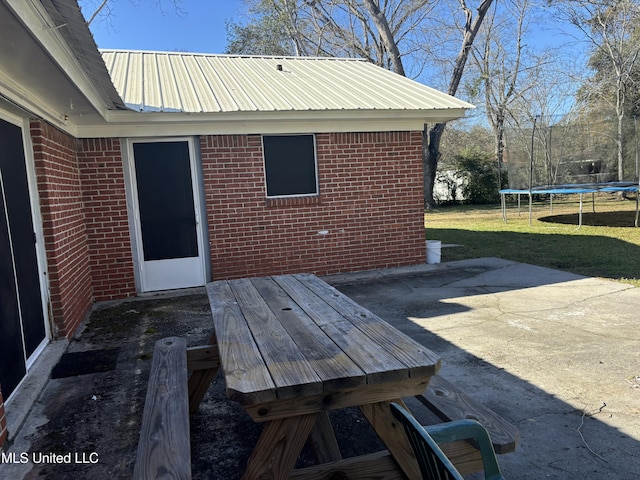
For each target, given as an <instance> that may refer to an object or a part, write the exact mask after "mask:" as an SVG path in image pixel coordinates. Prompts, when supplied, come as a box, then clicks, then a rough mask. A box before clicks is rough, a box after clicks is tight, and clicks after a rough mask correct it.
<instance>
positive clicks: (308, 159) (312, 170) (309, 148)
mask: <svg viewBox="0 0 640 480" xmlns="http://www.w3.org/2000/svg"><path fill="white" fill-rule="evenodd" d="M262 145H263V149H264V169H265V175H266V183H267V197H282V196H293V195H298V196H302V195H317V194H318V181H317V175H316V152H315V142H314V137H313V135H265V136H263V137H262Z"/></svg>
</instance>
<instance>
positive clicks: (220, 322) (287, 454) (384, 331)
mask: <svg viewBox="0 0 640 480" xmlns="http://www.w3.org/2000/svg"><path fill="white" fill-rule="evenodd" d="M207 292H208V295H209V299H210V303H211V311H212V315H213V322H214V328H215V333H214V335H213V336H212V345H211V347H210V350H209V351H208V352H209V355H211V349H214V350H216V355H219V361H220V365H221V366H222V368H223V371H224V379H225V382H226V391H227V395H228V398H229V399H231V400H234V401H237V402H238V403H240V404H241V405H242V406H243V407H244V409H245V410H246V411H247V413H248V414H249V415H250V416H251V418H252V419H253V420H255V421H256V422H265V426H264V429H263V431H262V434H261V436H260V438H259V440H258V442H257V444H256V446H255V448H254V450H253V453H252V454H251V456H250V458H249V460H248V463H247V468H246V471H245V474H244V477H243V478H245V479H256V478H273V479H284V478H328V477H329V476H331V475H334V474H337V473H340V474H341V475H343V477H339V478H344V476H345V475H347V476H348V478H357V477H361V478H367V477H368V478H371V476H372V475H373V474H375V475H376V478H406V477H408V478H420V472H419V469H418V466H417V463H416V461H415V457H414V455H413V453H412V451H411V447H410V446H409V443H408V440H407V438H406V437H405V434H404V431H403V429H402V427H401V426H400V425H397V424H396V422H395V421H394V419H393V417H392V415H391V411H390V408H389V403H390V402H392V401H395V402H398V403H400V404H403V402H402V400H401V399H402V398H403V397H408V396H414V395H418V394H420V393H422V392H423V391H424V390H425V387H426V385H427V383H428V382H429V380H430V378H431V377H432V376H433V375H435V374H436V372H437V371H438V369H439V368H440V359H439V358H438V357H437V356H436V355H435V354H434V353H433V352H431V351H430V350H428V349H427V348H425V347H424V346H423V345H421V344H419V343H418V342H416V341H414V340H412V339H411V338H409V337H408V336H406V335H405V334H403V333H401V332H400V331H398V330H397V329H395V328H394V327H392V326H391V325H389V324H388V323H386V322H384V321H383V320H382V319H380V318H379V317H377V316H376V315H375V314H373V313H371V312H370V311H368V310H366V309H365V308H363V307H361V306H360V305H358V304H357V303H356V302H354V301H353V300H351V299H350V298H348V297H347V296H345V295H343V294H342V293H340V292H339V291H338V290H336V289H335V288H333V287H332V286H330V285H329V284H327V283H325V282H324V281H322V280H320V279H319V278H317V277H316V276H314V275H310V274H299V275H282V276H273V277H265V278H252V279H239V280H221V281H215V282H212V283H210V284H208V285H207ZM205 350H206V347H203V352H204V353H203V356H204V357H206V352H205ZM199 372H201V373H202V375H204V377H202V378H200V377H197V376H196V377H193V376H192V379H190V386H189V390H190V392H192V390H200V391H201V395H202V394H203V393H204V391H205V390H206V387H208V384H209V383H210V381H211V378H212V375H211V372H209V374H208V375H207V374H206V372H207V370H206V369H204V370H199ZM191 382H193V384H194V385H192V384H191ZM197 384H200V387H196V386H195V385H197ZM190 395H191V393H190ZM201 395H200V397H201ZM199 400H200V399H199V398H196V399H195V400H193V399H192V400H191V408H192V410H193V408H194V407H195V408H197V404H198V403H199ZM351 406H358V407H359V408H360V409H361V411H362V412H363V414H364V416H365V417H366V418H367V420H368V421H369V423H370V424H371V426H372V427H373V429H374V430H375V431H376V433H377V434H378V436H379V437H380V439H381V440H382V441H383V442H384V443H385V445H386V447H387V448H388V451H386V452H378V453H374V454H370V455H364V456H361V457H356V458H348V459H341V456H340V452H339V449H338V446H337V442H336V439H335V435H334V434H333V430H332V428H331V423H330V421H329V419H328V415H327V411H328V410H333V409H339V408H345V407H351ZM307 439H309V440H310V441H311V445H313V446H314V447H315V451H316V458H317V459H318V460H319V461H320V462H322V463H321V464H320V465H317V466H313V467H309V468H305V469H299V470H293V467H294V463H295V461H296V459H297V458H298V456H299V454H300V451H301V450H302V447H303V446H304V444H305V442H306V440H307ZM336 478H338V477H336Z"/></svg>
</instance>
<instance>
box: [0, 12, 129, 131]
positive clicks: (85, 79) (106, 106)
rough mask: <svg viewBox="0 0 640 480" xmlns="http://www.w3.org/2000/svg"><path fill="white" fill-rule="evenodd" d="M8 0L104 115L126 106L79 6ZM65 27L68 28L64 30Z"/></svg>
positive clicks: (99, 112) (41, 42) (87, 97)
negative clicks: (73, 41) (71, 40)
mask: <svg viewBox="0 0 640 480" xmlns="http://www.w3.org/2000/svg"><path fill="white" fill-rule="evenodd" d="M6 1H7V3H8V5H9V7H10V8H11V9H12V10H13V12H14V13H15V15H16V16H17V17H18V18H19V19H20V21H21V22H22V23H23V24H24V25H25V27H26V28H27V29H28V30H29V31H30V33H31V35H32V36H33V37H34V38H35V39H36V40H37V41H38V42H39V43H40V44H41V45H42V47H43V49H44V50H45V51H46V52H47V54H48V55H49V57H50V58H51V59H52V61H53V62H55V64H57V65H58V67H59V68H60V69H61V70H62V71H63V72H65V74H66V76H67V77H68V78H69V81H70V82H71V83H72V84H73V85H74V87H75V88H77V89H78V90H79V91H80V92H81V93H82V95H83V96H84V98H85V99H86V100H87V101H88V102H89V103H90V104H91V105H92V107H93V108H94V109H95V111H96V112H97V113H98V114H99V115H100V116H101V117H102V118H105V119H106V118H107V113H108V112H109V111H111V110H115V109H126V106H125V105H124V103H123V102H122V100H121V99H120V97H119V95H118V93H117V92H116V90H115V87H113V83H112V82H111V78H110V76H109V73H108V72H107V70H106V67H104V62H102V57H101V56H100V53H99V52H98V50H97V46H96V45H95V41H94V40H93V36H92V35H91V32H90V31H89V29H88V27H87V26H86V24H85V23H84V18H83V17H82V13H81V12H80V10H79V8H78V7H77V6H74V7H73V8H71V7H70V6H69V5H67V4H66V3H65V4H63V6H64V7H65V11H64V12H60V10H59V9H58V8H59V6H58V4H57V3H58V2H57V0H47V1H35V0H27V1H25V0H6ZM55 16H57V20H56V19H55V18H54V17H55ZM72 17H73V18H72ZM59 22H63V23H61V24H58V23H59ZM63 29H66V31H65V32H64V33H63ZM71 38H74V39H75V43H76V45H72V44H71V42H70V39H71ZM80 44H84V45H85V47H83V51H82V52H80V51H78V47H77V45H80ZM96 79H99V80H100V84H101V86H100V87H99V86H97V85H96ZM70 113H72V112H70Z"/></svg>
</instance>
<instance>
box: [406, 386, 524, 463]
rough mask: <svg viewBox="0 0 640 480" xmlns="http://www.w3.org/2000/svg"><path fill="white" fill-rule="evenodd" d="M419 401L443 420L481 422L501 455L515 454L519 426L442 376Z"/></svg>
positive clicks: (426, 390)
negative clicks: (512, 423)
mask: <svg viewBox="0 0 640 480" xmlns="http://www.w3.org/2000/svg"><path fill="white" fill-rule="evenodd" d="M416 398H417V399H418V400H420V401H421V402H422V403H423V404H424V405H426V406H427V407H428V408H429V409H430V410H432V411H433V412H434V413H435V414H436V415H438V417H440V418H441V419H442V420H444V421H452V420H461V419H465V418H468V419H472V420H476V421H478V422H479V423H481V424H482V425H483V426H484V428H486V429H487V431H488V432H489V436H490V437H491V443H492V444H493V449H494V450H495V452H496V453H498V454H503V453H509V452H513V451H515V449H516V446H517V445H518V440H519V439H520V432H519V431H518V429H517V428H516V427H514V426H513V425H511V424H510V423H509V422H507V421H506V420H504V419H503V418H502V417H500V416H499V415H498V414H496V413H495V412H494V411H493V410H491V409H490V408H487V407H485V406H484V405H482V404H480V403H478V402H476V401H475V400H473V399H472V398H471V397H470V396H468V395H467V394H465V393H464V392H463V391H462V390H460V389H458V388H457V387H455V386H454V385H453V384H451V383H450V382H448V381H447V380H445V379H444V378H442V377H441V376H439V375H435V376H434V377H433V378H432V379H431V381H430V382H429V384H428V385H427V388H426V389H425V391H424V392H423V393H422V394H421V395H417V396H416Z"/></svg>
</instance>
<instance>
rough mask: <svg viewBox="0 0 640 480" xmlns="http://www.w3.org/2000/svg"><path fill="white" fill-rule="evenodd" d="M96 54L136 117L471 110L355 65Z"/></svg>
mask: <svg viewBox="0 0 640 480" xmlns="http://www.w3.org/2000/svg"><path fill="white" fill-rule="evenodd" d="M102 55H103V57H104V59H105V63H106V65H107V68H108V70H109V72H110V74H111V77H112V79H113V83H114V85H115V86H116V89H117V90H118V92H119V93H120V95H121V96H122V99H123V100H124V102H125V104H126V105H127V106H129V107H130V108H132V109H134V110H138V111H143V112H159V111H160V112H185V113H216V112H261V111H265V112H276V111H314V110H411V111H420V110H434V109H437V110H440V109H445V110H446V109H458V110H459V109H467V108H473V106H472V105H470V104H468V103H466V102H463V101H461V100H458V99H456V98H454V97H451V96H449V95H446V94H444V93H442V92H439V91H437V90H434V89H432V88H430V87H427V86H425V85H422V84H420V83H418V82H416V81H413V80H410V79H408V78H405V77H402V76H400V75H397V74H395V73H392V72H390V71H388V70H385V69H383V68H380V67H377V66H375V65H373V64H370V63H367V62H365V61H362V60H354V59H336V58H309V57H250V56H249V57H247V56H232V55H206V54H194V53H181V52H136V51H120V50H105V51H103V52H102Z"/></svg>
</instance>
